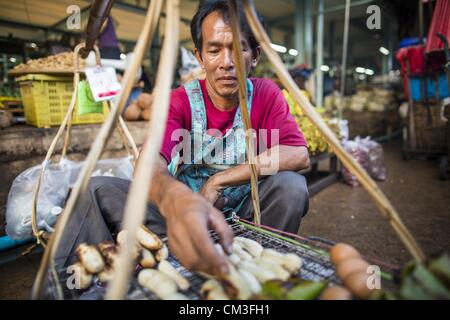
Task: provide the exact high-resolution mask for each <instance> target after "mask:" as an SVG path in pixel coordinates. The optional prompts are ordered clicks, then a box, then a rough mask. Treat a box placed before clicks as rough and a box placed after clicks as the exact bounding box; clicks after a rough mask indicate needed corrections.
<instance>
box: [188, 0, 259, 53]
mask: <svg viewBox="0 0 450 320" xmlns="http://www.w3.org/2000/svg"><path fill="white" fill-rule="evenodd" d="M237 7H238V11H239V18H240V27H241V32H242V34H244V35H245V37H246V38H247V41H248V44H249V45H250V48H251V49H252V52H253V54H255V52H256V48H257V47H258V46H259V44H258V41H256V38H255V36H254V35H253V32H252V30H251V29H250V26H249V24H248V22H247V18H246V17H245V13H244V10H243V8H242V5H241V3H240V2H238V5H237ZM215 11H218V12H219V13H220V14H221V15H222V17H223V19H224V21H225V22H226V23H228V22H229V21H230V15H229V6H228V1H227V0H204V1H200V4H199V6H198V9H197V13H196V14H195V16H194V18H192V21H191V36H192V41H194V45H195V48H197V50H198V51H200V52H201V51H202V45H203V43H202V42H203V36H202V24H203V20H205V18H206V17H207V16H208V15H209V14H211V13H213V12H215ZM258 18H259V19H260V21H262V19H261V18H260V17H258Z"/></svg>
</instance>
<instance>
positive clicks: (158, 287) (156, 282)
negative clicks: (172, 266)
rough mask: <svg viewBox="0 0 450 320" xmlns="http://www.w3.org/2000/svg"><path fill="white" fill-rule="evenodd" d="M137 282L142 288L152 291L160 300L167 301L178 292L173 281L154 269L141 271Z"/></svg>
mask: <svg viewBox="0 0 450 320" xmlns="http://www.w3.org/2000/svg"><path fill="white" fill-rule="evenodd" d="M138 282H139V284H140V285H141V286H143V287H144V288H147V289H149V290H150V291H152V292H153V293H154V294H155V295H156V296H158V298H160V299H167V298H169V297H170V296H173V295H174V294H175V293H177V292H178V289H177V284H176V283H175V281H173V280H172V279H171V278H170V277H169V276H167V275H165V274H164V273H162V272H160V271H158V270H155V269H143V270H141V271H140V272H139V275H138Z"/></svg>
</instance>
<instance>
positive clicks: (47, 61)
mask: <svg viewBox="0 0 450 320" xmlns="http://www.w3.org/2000/svg"><path fill="white" fill-rule="evenodd" d="M79 67H80V69H84V68H85V67H86V62H85V61H84V60H83V59H79ZM46 69H56V70H58V71H68V72H73V71H74V70H73V69H74V53H73V52H62V53H58V54H55V55H52V56H48V57H45V58H39V59H32V60H28V61H27V62H26V63H21V64H19V65H17V66H15V67H14V68H13V70H14V71H24V72H27V71H28V70H31V71H35V70H46Z"/></svg>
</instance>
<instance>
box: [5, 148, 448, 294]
mask: <svg viewBox="0 0 450 320" xmlns="http://www.w3.org/2000/svg"><path fill="white" fill-rule="evenodd" d="M384 146H385V157H386V167H387V174H388V180H387V181H385V182H381V183H379V186H380V188H381V189H382V190H383V191H384V192H385V193H386V195H387V196H388V198H389V199H390V200H391V201H392V203H393V205H394V207H395V208H396V209H397V210H398V212H399V214H400V216H401V218H402V219H403V221H404V223H405V225H406V226H407V227H408V228H409V229H410V231H411V232H412V234H413V235H414V236H415V237H416V239H417V241H418V242H419V244H420V245H421V246H422V248H423V249H424V251H425V253H426V254H427V255H434V254H438V253H442V252H444V251H447V252H449V251H450V232H449V231H450V181H440V180H439V179H438V169H437V161H432V160H411V161H409V162H404V161H402V159H401V153H400V143H399V141H394V142H390V143H388V144H385V145H384ZM300 234H301V235H303V236H310V235H315V236H320V237H323V238H327V239H330V240H333V241H343V242H347V243H350V244H352V245H354V246H355V247H356V248H357V249H358V250H360V251H361V253H363V254H364V255H366V256H368V257H375V258H379V259H381V260H383V261H385V262H390V263H396V264H403V263H405V262H407V261H408V260H409V259H410V256H409V254H408V252H407V251H406V250H405V248H404V246H403V245H402V243H401V242H400V241H399V240H398V238H397V236H396V235H395V234H394V232H393V231H392V229H391V227H390V226H389V224H388V223H387V222H386V221H385V220H384V218H382V217H381V215H380V214H379V213H378V211H377V210H376V208H375V206H374V204H373V202H372V201H371V200H370V198H369V196H368V195H367V193H366V192H365V191H364V189H363V188H362V187H356V188H352V187H350V186H348V185H346V184H344V183H341V182H339V183H336V184H334V185H333V186H331V187H329V188H327V189H325V190H324V191H322V192H320V193H319V194H317V195H316V196H315V197H313V198H312V199H311V204H310V211H309V213H308V215H307V216H306V217H305V218H304V220H303V221H302V225H301V228H300ZM20 250H24V248H21V249H20ZM20 250H15V251H10V252H5V253H3V254H0V261H6V260H13V259H12V258H14V256H16V255H18V254H20ZM39 260H40V254H39V253H34V254H31V255H28V256H24V257H20V258H18V259H16V260H13V261H10V262H7V263H3V264H1V265H0V299H27V298H28V295H29V292H30V288H31V286H32V283H33V279H34V276H35V273H36V271H37V268H38V264H39Z"/></svg>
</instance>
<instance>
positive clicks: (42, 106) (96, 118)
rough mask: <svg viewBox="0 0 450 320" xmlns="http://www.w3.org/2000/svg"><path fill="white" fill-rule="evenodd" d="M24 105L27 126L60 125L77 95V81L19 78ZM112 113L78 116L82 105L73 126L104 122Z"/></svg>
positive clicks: (69, 78)
mask: <svg viewBox="0 0 450 320" xmlns="http://www.w3.org/2000/svg"><path fill="white" fill-rule="evenodd" d="M16 81H17V82H18V83H19V87H20V94H21V96H22V102H23V105H24V111H25V119H26V123H27V124H29V125H32V126H35V127H38V128H45V127H50V126H58V125H60V124H61V123H62V121H63V120H64V117H65V115H66V112H67V109H68V108H69V105H70V101H71V99H72V92H73V78H72V77H67V76H64V77H63V76H48V75H44V74H29V75H25V76H22V77H19V78H17V79H16ZM108 113H109V110H108V108H103V113H92V114H86V115H82V116H80V115H78V106H75V110H74V112H73V118H72V124H91V123H101V122H103V121H104V120H105V119H106V117H107V115H108Z"/></svg>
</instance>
